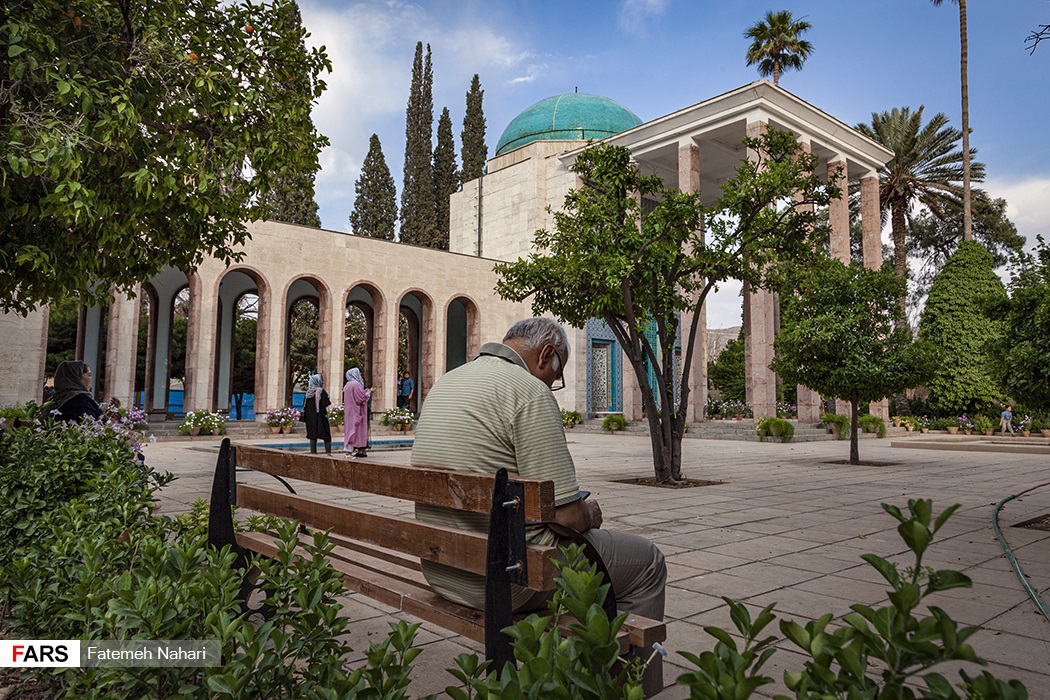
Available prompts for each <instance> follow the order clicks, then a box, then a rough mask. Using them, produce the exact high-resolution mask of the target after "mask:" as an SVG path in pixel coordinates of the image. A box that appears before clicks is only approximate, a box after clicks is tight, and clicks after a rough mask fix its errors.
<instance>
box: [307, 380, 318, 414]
mask: <svg viewBox="0 0 1050 700" xmlns="http://www.w3.org/2000/svg"><path fill="white" fill-rule="evenodd" d="M311 398H313V400H314V407H315V408H316V409H317V410H318V411H320V410H321V375H320V374H311V375H310V382H309V385H308V386H307V387H306V399H305V400H307V401H309V400H310V399H311Z"/></svg>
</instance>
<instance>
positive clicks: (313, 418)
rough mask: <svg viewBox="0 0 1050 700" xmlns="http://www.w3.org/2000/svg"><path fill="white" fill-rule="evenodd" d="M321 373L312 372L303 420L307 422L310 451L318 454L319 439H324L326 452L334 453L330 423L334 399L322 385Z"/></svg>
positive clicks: (304, 405) (328, 453)
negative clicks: (330, 407)
mask: <svg viewBox="0 0 1050 700" xmlns="http://www.w3.org/2000/svg"><path fill="white" fill-rule="evenodd" d="M321 384H322V382H321V375H320V374H311V375H310V383H309V385H308V386H307V387H306V399H305V400H304V402H303V422H304V423H306V437H307V438H308V439H309V440H310V453H311V454H317V440H318V439H321V440H323V441H324V453H325V454H327V455H330V454H332V427H331V426H330V425H328V407H329V406H331V405H332V400H331V399H329V398H328V392H327V391H325V390H324V387H322V386H321Z"/></svg>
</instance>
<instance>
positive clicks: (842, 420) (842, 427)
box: [820, 413, 850, 440]
mask: <svg viewBox="0 0 1050 700" xmlns="http://www.w3.org/2000/svg"><path fill="white" fill-rule="evenodd" d="M820 422H821V423H823V424H824V425H825V426H826V427H828V428H830V427H831V426H835V427H836V428H837V429H838V433H839V434H838V439H839V440H845V439H846V438H848V437H849V430H850V417H849V416H840V415H839V414H837V413H825V414H824V415H822V416H821V417H820Z"/></svg>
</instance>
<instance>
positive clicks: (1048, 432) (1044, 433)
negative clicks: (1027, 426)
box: [1039, 429, 1050, 437]
mask: <svg viewBox="0 0 1050 700" xmlns="http://www.w3.org/2000/svg"><path fill="white" fill-rule="evenodd" d="M1039 434H1040V435H1042V436H1043V437H1050V430H1046V429H1043V430H1040V431H1039Z"/></svg>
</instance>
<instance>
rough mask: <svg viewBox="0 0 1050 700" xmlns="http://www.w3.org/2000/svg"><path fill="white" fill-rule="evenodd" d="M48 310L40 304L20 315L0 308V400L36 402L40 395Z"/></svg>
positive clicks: (49, 311)
mask: <svg viewBox="0 0 1050 700" xmlns="http://www.w3.org/2000/svg"><path fill="white" fill-rule="evenodd" d="M50 314H51V310H50V308H49V307H47V306H42V307H40V308H38V309H36V310H35V311H30V312H29V313H28V314H26V315H25V316H24V317H23V316H22V315H21V314H19V313H15V312H0V337H2V338H3V339H4V342H2V343H0V372H2V373H3V374H2V376H3V379H2V380H0V403H24V402H26V401H30V400H32V401H36V402H38V403H39V402H40V401H41V400H42V399H43V395H44V367H45V363H46V361H47V327H48V322H49V319H50Z"/></svg>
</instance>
